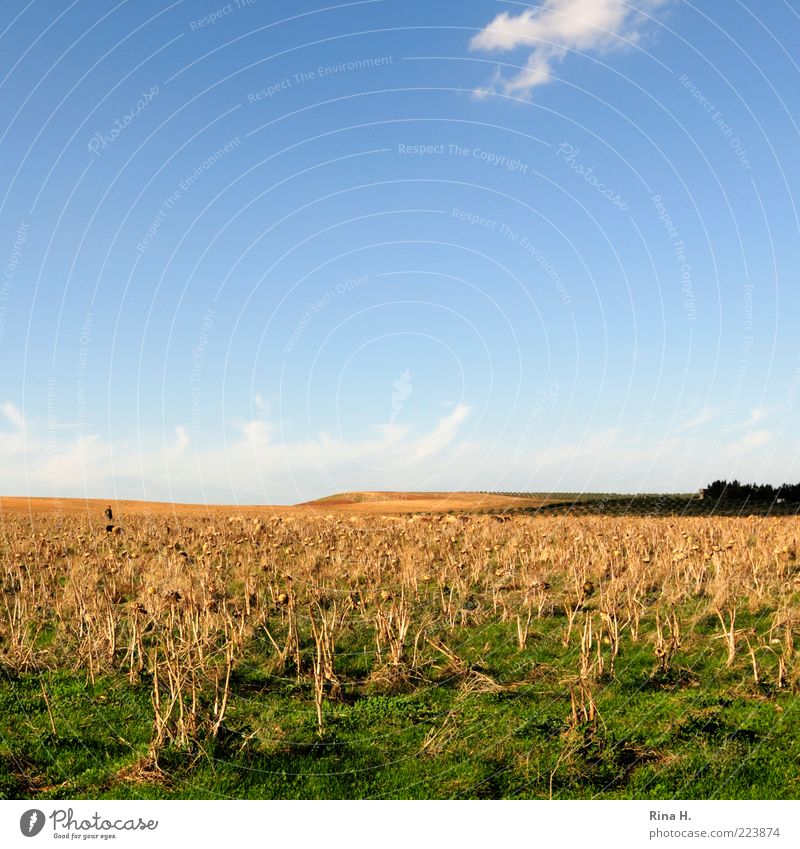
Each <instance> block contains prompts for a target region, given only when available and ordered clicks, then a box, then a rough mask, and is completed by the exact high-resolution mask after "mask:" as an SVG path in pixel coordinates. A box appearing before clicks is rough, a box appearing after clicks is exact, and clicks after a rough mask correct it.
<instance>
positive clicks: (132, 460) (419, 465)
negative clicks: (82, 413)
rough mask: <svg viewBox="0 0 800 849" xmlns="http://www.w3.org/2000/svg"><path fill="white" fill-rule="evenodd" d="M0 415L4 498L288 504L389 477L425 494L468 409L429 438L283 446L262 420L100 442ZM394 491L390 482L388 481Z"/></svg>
mask: <svg viewBox="0 0 800 849" xmlns="http://www.w3.org/2000/svg"><path fill="white" fill-rule="evenodd" d="M0 412H2V414H3V415H4V417H5V419H6V420H7V422H8V423H9V425H10V426H11V427H10V428H8V427H6V428H5V429H3V428H2V427H0V467H2V468H3V492H4V494H8V495H41V496H51V497H60V498H68V497H82V496H88V497H106V496H108V497H119V498H137V499H142V500H164V501H194V502H204V501H208V502H210V503H237V502H255V503H270V502H272V503H292V502H295V501H302V500H306V499H308V498H313V497H317V496H320V495H329V494H330V493H331V491H344V490H348V489H352V488H354V486H353V483H354V481H355V480H357V479H359V476H360V478H363V480H364V482H365V484H368V486H365V487H362V488H370V487H373V488H374V486H375V484H376V483H380V482H381V481H382V480H389V481H390V484H391V485H397V487H398V488H400V487H401V486H402V487H405V488H414V487H415V485H416V488H420V487H423V485H424V483H425V482H426V481H428V480H430V479H431V478H432V477H434V476H435V474H436V472H437V469H441V468H444V467H445V466H446V464H447V462H448V459H449V457H448V456H447V454H446V451H445V449H447V447H448V446H450V445H451V444H452V443H453V441H454V440H455V439H456V437H457V435H458V430H459V428H460V426H461V425H462V424H463V422H464V421H465V420H466V418H467V416H468V414H469V409H468V408H467V406H466V405H464V404H459V405H458V406H457V407H456V408H455V409H454V410H453V411H452V412H451V413H449V414H448V415H446V416H444V417H441V418H439V419H438V420H437V421H436V423H435V424H434V425H433V426H432V427H431V429H430V430H428V431H422V432H420V430H419V429H417V430H416V431H415V430H413V429H411V428H410V427H408V426H407V425H403V426H399V425H388V424H379V425H376V426H375V427H373V428H371V429H370V431H369V435H368V436H365V437H364V438H361V439H354V440H345V439H343V438H341V437H335V436H331V435H328V434H325V433H320V434H318V435H317V436H315V437H311V438H306V439H296V440H286V439H283V438H281V433H280V429H279V428H278V427H277V426H276V425H275V424H274V423H273V422H269V421H265V420H263V419H255V420H253V421H247V422H244V423H241V424H240V425H239V426H238V427H236V430H235V431H234V434H233V438H231V439H229V440H227V441H223V442H220V441H219V440H213V441H212V440H210V439H205V440H204V438H203V434H202V433H192V434H191V435H190V434H189V432H188V431H187V430H186V428H184V427H182V426H177V427H175V429H174V431H173V432H172V433H168V434H164V438H162V439H159V438H156V435H155V434H148V435H142V436H140V437H139V438H138V440H136V441H134V440H131V439H128V440H122V439H119V440H114V441H108V440H104V439H102V438H101V437H100V436H98V435H96V434H92V435H79V434H75V433H73V432H70V431H69V430H58V431H56V430H53V429H52V428H50V429H44V428H43V427H42V425H41V423H37V421H36V420H32V421H31V422H29V423H28V426H27V427H24V419H23V416H22V414H21V413H20V411H19V410H18V409H17V408H16V407H15V406H14V405H13V404H11V403H10V402H7V403H5V404H0ZM387 486H388V484H387Z"/></svg>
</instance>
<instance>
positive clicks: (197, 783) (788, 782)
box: [0, 610, 800, 799]
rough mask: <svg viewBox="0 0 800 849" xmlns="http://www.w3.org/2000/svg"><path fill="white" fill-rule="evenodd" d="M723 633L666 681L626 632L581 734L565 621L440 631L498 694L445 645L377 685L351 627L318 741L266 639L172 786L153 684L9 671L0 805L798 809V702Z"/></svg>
mask: <svg viewBox="0 0 800 849" xmlns="http://www.w3.org/2000/svg"><path fill="white" fill-rule="evenodd" d="M692 616H693V611H692V610H685V611H682V619H683V621H687V622H688V621H692ZM741 619H742V621H741V626H742V627H750V626H752V627H755V628H758V627H760V626H761V623H763V622H764V621H765V619H764V617H762V616H759V615H758V614H753V615H752V616H751V617H750V619H749V620H748V618H747V617H745V616H744V615H742V618H741ZM739 624H740V623H739V622H737V627H738V626H739ZM715 631H716V628H715V625H714V623H713V622H711V621H709V620H703V619H699V620H698V621H697V624H696V626H695V627H694V628H689V627H687V632H686V633H685V634H684V635H683V645H682V647H681V649H680V651H679V652H678V654H677V656H676V657H675V660H674V664H675V670H674V671H673V673H671V674H670V675H667V676H664V677H662V678H660V679H659V678H657V677H654V676H653V670H654V660H655V659H654V655H653V647H652V643H651V642H650V641H649V640H648V635H647V633H643V634H642V637H641V638H640V640H639V641H638V642H636V643H633V642H631V641H630V638H629V636H627V635H626V638H625V639H624V641H623V649H622V653H621V655H620V657H619V658H618V661H617V669H616V675H615V677H614V678H613V680H607V681H601V682H598V683H597V684H596V699H597V707H598V711H599V720H598V721H597V722H596V723H595V724H594V725H585V726H579V727H571V724H570V722H569V720H570V716H571V710H570V700H569V691H568V687H567V684H566V682H567V681H568V680H570V679H571V680H574V678H575V669H576V659H577V658H576V653H577V648H576V640H575V637H576V635H575V634H573V641H572V645H571V647H569V648H564V646H563V645H562V642H561V640H562V637H563V633H564V618H563V616H553V617H549V618H547V619H543V620H534V621H533V622H532V626H531V634H530V638H529V640H528V645H527V648H526V649H525V650H524V651H519V650H518V647H517V643H516V633H515V626H514V624H513V623H510V622H509V623H498V622H496V621H495V622H492V623H489V624H477V625H472V626H468V627H464V628H462V627H458V628H456V629H454V630H453V631H442V633H441V636H442V637H443V638H444V639H445V641H446V643H447V645H448V646H449V647H450V648H451V649H452V650H454V651H455V652H456V653H457V654H458V655H459V657H461V658H462V659H463V660H464V661H465V662H466V663H467V664H469V666H470V668H471V669H473V670H477V671H479V672H480V673H482V674H483V675H485V676H488V677H489V678H490V679H491V680H493V681H494V682H496V684H497V685H498V687H499V689H497V690H496V691H494V692H477V691H474V692H473V691H470V690H469V689H468V688H464V687H463V686H462V684H463V680H462V678H461V677H459V676H458V675H454V674H453V672H452V670H451V669H448V667H447V661H446V659H445V658H444V657H441V658H439V657H436V656H435V654H434V653H433V651H431V652H430V653H429V661H430V662H429V663H428V664H427V665H426V666H424V667H423V668H422V669H421V670H420V672H419V674H418V675H417V676H415V677H412V678H411V679H410V680H407V681H405V682H399V683H396V684H395V685H394V686H392V685H389V686H386V685H384V686H382V685H381V684H380V682H376V681H370V679H369V677H368V673H369V671H370V669H371V667H372V664H373V663H374V657H373V656H372V650H373V646H374V644H373V642H372V636H371V634H370V633H369V632H368V631H367V630H366V629H361V628H359V627H358V626H354V627H353V629H352V630H351V631H349V632H348V634H347V636H346V639H343V640H342V641H341V644H340V646H339V647H338V650H337V670H338V672H339V674H340V676H341V678H342V683H343V697H342V699H341V700H340V701H337V702H330V701H329V702H327V703H326V705H325V725H326V730H325V734H324V736H323V738H322V739H320V737H319V736H318V734H317V730H316V714H315V709H314V701H313V691H312V687H311V686H310V684H308V683H301V684H299V685H298V684H297V683H296V679H295V675H294V674H293V672H292V671H291V670H290V671H288V672H287V673H286V677H283V676H275V675H273V674H270V671H269V670H270V668H271V667H270V660H271V658H270V650H269V648H268V646H267V645H266V644H264V643H262V642H261V641H256V642H254V643H253V644H252V645H251V647H250V650H249V653H248V655H247V656H246V658H245V659H244V660H243V661H242V662H240V664H239V666H238V668H237V670H236V674H235V678H234V687H233V697H232V701H231V704H230V708H229V713H228V715H227V717H226V722H225V728H224V731H223V734H222V735H221V736H220V738H219V739H217V740H216V741H213V742H209V743H208V744H206V745H204V747H203V748H202V749H198V750H197V751H195V752H178V751H166V752H164V753H162V755H161V758H160V765H161V767H162V768H163V769H164V772H165V773H166V776H168V777H166V778H163V779H160V780H152V778H153V776H152V775H148V774H147V773H141V772H137V770H136V766H137V764H141V763H143V760H144V759H145V757H146V755H147V753H148V747H149V741H150V735H151V724H152V709H151V705H150V690H149V684H148V682H147V681H144V682H142V683H141V684H140V685H136V686H131V685H130V684H129V683H128V681H127V679H126V678H123V677H119V678H117V677H105V678H98V679H97V681H96V683H95V684H94V685H92V684H90V683H88V682H87V680H86V678H85V676H84V675H83V674H82V673H69V672H61V673H44V674H42V675H41V676H39V675H36V674H33V673H28V674H24V675H21V676H19V677H10V676H8V675H7V674H3V675H1V676H0V797H1V798H26V799H28V798H30V799H33V798H36V799H47V798H50V799H56V798H114V799H117V798H193V799H197V798H209V799H212V798H213V799H217V798H276V799H277V798H423V799H429V798H448V799H451V798H548V797H549V796H550V794H551V792H552V795H553V797H555V798H562V799H586V798H638V799H670V798H674V799H692V798H697V799H710V798H748V799H755V798H775V799H785V798H797V797H798V795H800V793H799V792H798V791H799V790H800V787H798V768H797V766H798V762H800V713H798V698H797V696H796V695H795V694H794V693H792V692H789V691H776V690H774V689H772V688H771V687H769V686H764V685H762V686H756V685H755V684H754V683H753V681H752V676H751V674H750V667H749V658H748V657H747V655H746V652H744V651H740V653H739V655H738V656H737V659H736V662H735V663H734V665H733V666H732V667H730V668H727V667H726V666H725V651H724V647H723V645H722V642H721V641H720V640H715V639H710V636H713V634H714V633H715ZM762 662H763V670H764V677H765V679H767V680H770V675H773V672H774V670H772V669H771V667H770V665H769V664H770V661H769V658H763V659H762ZM772 680H774V676H773V678H772ZM43 688H44V691H45V692H46V693H47V697H48V699H49V703H50V709H51V711H52V716H53V721H54V723H55V732H56V733H55V734H53V730H52V727H51V720H50V712H48V708H47V703H46V701H45V697H44V694H43Z"/></svg>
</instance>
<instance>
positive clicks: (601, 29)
mask: <svg viewBox="0 0 800 849" xmlns="http://www.w3.org/2000/svg"><path fill="white" fill-rule="evenodd" d="M670 2H672V0H639V3H638V7H634V6H632V5H629V4H628V3H625V2H623V0H544V2H543V3H542V4H541V5H540V6H536V7H535V8H529V9H525V11H523V12H520V13H519V14H518V15H514V14H509V13H508V12H501V13H500V14H499V15H497V16H496V17H495V18H494V20H492V21H491V22H490V23H489V24H487V26H486V27H484V28H483V29H482V30H481V31H480V32H479V33H478V34H477V35H475V36H474V37H473V38H472V41H471V42H470V47H471V48H472V49H473V50H482V51H487V52H505V51H509V50H516V49H517V48H521V47H525V48H529V49H530V51H531V52H530V54H529V55H528V59H527V62H526V65H525V68H524V69H523V70H521V71H519V72H518V73H517V74H515V75H513V76H511V77H510V78H503V77H502V75H501V74H500V73H499V72H496V73H495V75H494V77H493V78H492V80H491V81H490V82H489V83H488V85H487V86H486V87H485V88H483V89H479V90H478V91H477V92H476V94H477V95H478V96H485V95H486V94H488V93H490V92H492V91H498V90H499V91H502V92H504V93H505V94H510V95H516V96H522V97H525V96H527V95H529V94H530V93H531V92H532V91H533V89H534V88H536V87H538V86H542V85H546V84H547V83H549V82H551V81H552V79H553V69H554V66H555V65H556V64H558V63H559V62H561V61H562V60H563V59H564V58H565V56H566V55H567V53H568V52H569V51H570V50H575V51H581V52H587V53H589V52H593V53H607V52H610V51H612V50H619V49H622V48H624V47H627V46H630V45H632V44H636V43H637V42H638V41H639V40H640V38H641V34H642V31H643V29H644V28H645V27H646V26H647V25H648V23H650V19H649V18H648V16H647V13H648V12H652V11H654V10H656V9H657V8H658V7H661V6H665V5H667V4H668V3H670Z"/></svg>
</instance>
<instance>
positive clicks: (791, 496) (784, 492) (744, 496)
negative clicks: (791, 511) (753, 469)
mask: <svg viewBox="0 0 800 849" xmlns="http://www.w3.org/2000/svg"><path fill="white" fill-rule="evenodd" d="M701 492H702V494H703V497H704V498H712V499H714V500H715V501H760V502H764V501H770V502H774V501H777V500H778V499H781V500H782V501H800V483H782V484H781V485H780V486H772V484H768V483H739V481H738V480H732V481H726V480H717V481H714V482H713V483H711V484H709V485H708V486H707V487H705V488H704V489H703V490H701Z"/></svg>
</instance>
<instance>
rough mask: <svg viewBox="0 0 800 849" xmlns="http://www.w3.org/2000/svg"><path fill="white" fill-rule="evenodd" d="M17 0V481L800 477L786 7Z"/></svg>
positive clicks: (2, 212)
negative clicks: (52, 0)
mask: <svg viewBox="0 0 800 849" xmlns="http://www.w3.org/2000/svg"><path fill="white" fill-rule="evenodd" d="M4 11H5V15H4V16H3V21H2V22H0V33H1V34H2V35H1V40H0V44H1V45H2V48H3V49H2V50H0V80H2V84H1V85H0V100H1V101H2V107H3V108H2V115H3V119H2V125H3V126H2V132H1V133H0V161H2V163H3V168H2V170H1V171H0V225H1V227H2V230H1V232H2V234H3V236H2V243H0V254H1V255H2V262H3V277H2V280H0V353H2V356H3V362H4V365H5V368H4V370H3V379H2V384H1V389H2V391H0V404H2V407H0V411H1V412H2V418H1V419H0V432H2V440H0V461H2V463H3V472H4V477H3V484H2V491H3V492H4V493H6V494H25V493H29V494H32V495H49V496H60V497H67V496H80V495H89V496H98V497H105V496H117V497H134V498H148V499H174V500H186V501H214V502H242V503H270V502H271V503H293V502H296V501H299V500H302V499H306V498H312V497H316V496H320V495H324V494H327V493H330V492H333V491H345V490H350V489H427V490H437V489H469V490H475V489H479V490H512V491H520V490H525V491H541V490H553V489H554V490H570V491H571V490H587V491H597V490H600V491H609V490H614V491H626V492H633V491H664V490H670V491H687V490H692V489H694V488H696V487H698V486H701V485H703V484H704V483H705V482H707V481H709V480H712V479H714V478H716V477H739V478H744V479H758V480H761V481H771V482H780V481H782V480H784V479H791V480H797V479H800V462H799V461H798V455H797V449H796V444H797V443H796V439H795V438H794V434H796V433H797V425H798V418H799V417H800V405H799V404H798V399H797V394H798V388H799V387H800V370H799V369H800V345H799V344H798V341H797V339H798V335H797V332H796V327H795V324H796V317H797V316H798V314H800V311H799V310H798V306H800V303H799V302H800V289H799V287H798V285H797V283H798V280H797V278H798V268H800V262H799V261H798V260H800V257H798V253H800V249H799V248H798V246H800V240H798V229H799V226H800V225H799V218H800V216H799V214H798V210H797V208H796V202H795V198H794V195H793V187H794V186H796V185H800V157H799V156H798V150H799V149H800V147H799V146H798V126H797V120H798V119H797V118H796V116H797V115H799V114H800V86H798V81H800V67H798V61H800V55H798V51H797V48H796V45H797V44H798V43H800V3H797V2H789V0H785V2H784V0H780V2H779V1H778V0H776V2H774V3H769V4H762V3H757V2H755V0H746V1H745V2H738V1H737V2H725V3H723V2H706V3H690V2H684V0H636V2H634V3H631V4H626V3H622V2H619V0H546V2H544V3H541V4H534V5H527V4H521V3H510V2H488V0H481V2H477V0H469V2H462V3H420V2H413V0H412V2H396V0H370V1H369V2H353V3H347V4H338V5H337V4H330V5H324V4H319V3H318V4H313V3H310V2H305V0H302V1H301V2H292V3H291V4H290V3H276V2H272V3H267V2H264V1H263V0H252V2H249V3H248V2H246V0H239V2H238V3H237V2H231V3H228V4H225V3H223V2H220V0H212V1H211V2H188V0H184V2H174V3H167V2H164V3H161V2H151V3H146V4H141V3H133V2H130V0H129V2H120V3H118V4H116V5H115V4H113V3H110V4H109V3H100V2H97V1H96V0H95V2H86V0H76V2H72V3H69V2H66V0H65V2H63V3H59V4H50V3H44V2H41V0H39V2H37V0H32V2H20V1H19V0H8V2H6V3H5V4H4Z"/></svg>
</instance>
